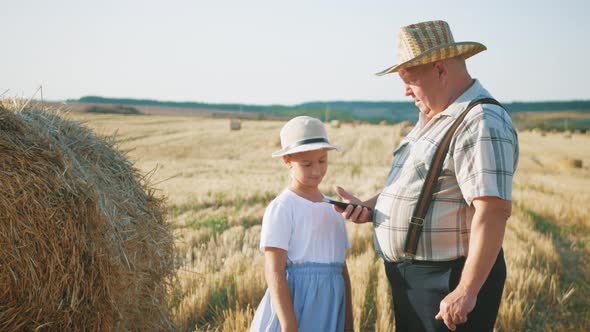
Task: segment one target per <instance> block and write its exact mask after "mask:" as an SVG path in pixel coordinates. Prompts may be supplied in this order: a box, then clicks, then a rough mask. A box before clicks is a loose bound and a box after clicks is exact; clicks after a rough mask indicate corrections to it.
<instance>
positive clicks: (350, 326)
mask: <svg viewBox="0 0 590 332" xmlns="http://www.w3.org/2000/svg"><path fill="white" fill-rule="evenodd" d="M342 276H343V277H344V287H345V288H346V309H345V310H346V311H345V317H344V331H345V332H348V331H354V319H353V317H352V291H351V287H350V276H349V275H348V268H347V267H346V263H344V267H343V268H342Z"/></svg>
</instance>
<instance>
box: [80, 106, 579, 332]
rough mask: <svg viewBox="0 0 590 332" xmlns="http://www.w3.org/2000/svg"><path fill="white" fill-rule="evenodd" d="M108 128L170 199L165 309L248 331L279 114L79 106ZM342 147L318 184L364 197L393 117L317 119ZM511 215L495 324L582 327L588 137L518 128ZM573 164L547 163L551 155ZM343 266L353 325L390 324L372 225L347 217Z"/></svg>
mask: <svg viewBox="0 0 590 332" xmlns="http://www.w3.org/2000/svg"><path fill="white" fill-rule="evenodd" d="M77 116H79V117H80V118H83V119H84V120H87V121H88V125H89V126H91V127H94V128H95V129H96V130H97V131H98V132H99V133H103V134H112V133H113V132H115V131H117V139H118V140H119V142H120V144H121V146H122V148H123V149H128V150H131V151H129V156H130V157H131V158H132V159H134V160H136V161H137V166H138V167H140V168H141V169H143V170H144V171H149V170H152V169H156V172H155V174H154V178H155V182H156V183H157V186H158V187H159V188H160V189H161V190H162V192H163V193H164V194H165V195H166V196H168V198H169V211H170V212H169V213H170V219H171V222H172V223H173V225H174V228H175V237H176V253H177V259H178V265H179V269H178V274H177V277H178V278H177V279H178V282H177V284H176V285H175V287H174V289H172V290H171V292H172V294H173V303H172V310H173V313H174V320H175V322H176V324H177V326H178V327H179V329H180V330H182V331H244V330H247V328H248V326H249V323H250V321H251V319H252V316H253V313H254V310H255V308H256V306H257V305H258V301H259V300H260V298H261V297H262V295H263V293H264V290H265V288H266V285H265V281H264V277H263V267H264V260H263V256H262V254H261V253H260V251H259V250H258V241H259V233H260V222H261V219H262V215H263V212H264V208H265V207H266V205H267V204H268V202H269V201H270V200H271V199H272V198H273V197H274V196H275V195H276V194H277V193H278V192H279V191H280V190H281V189H283V188H284V187H285V185H286V183H287V173H286V172H285V170H284V166H283V165H282V164H281V162H280V161H279V160H274V159H271V158H270V153H271V152H272V151H274V150H276V149H277V141H278V139H277V138H278V132H279V129H280V127H281V126H282V124H283V123H281V122H270V121H269V122H256V121H243V122H242V128H241V130H239V131H230V130H229V120H213V119H203V118H188V117H162V116H120V115H119V116H117V115H77ZM327 130H328V134H329V136H330V138H331V140H332V141H333V142H335V143H337V144H340V145H342V147H343V148H344V150H343V152H342V153H340V154H338V153H330V168H329V170H328V174H327V176H326V179H325V180H324V183H323V184H322V190H323V191H324V192H326V193H328V194H333V192H334V190H333V187H334V185H341V186H343V187H345V188H347V189H349V190H350V191H352V192H354V193H355V194H357V195H358V196H360V197H364V198H368V197H370V196H372V195H373V194H375V193H377V192H378V191H379V190H380V189H381V185H382V183H383V181H384V180H385V176H386V175H387V172H388V171H389V165H390V163H391V152H392V150H393V148H394V147H395V145H396V144H397V143H398V142H399V139H400V131H401V129H400V128H399V127H396V126H369V125H358V126H356V127H352V126H351V125H348V124H342V125H341V127H340V128H332V127H330V126H327ZM520 143H521V159H520V164H519V169H518V172H517V176H516V178H515V187H514V209H513V217H512V218H511V219H510V220H509V223H508V231H507V233H506V238H505V242H504V249H505V255H506V261H507V265H508V279H507V282H506V288H505V292H504V299H503V302H502V306H501V308H500V314H499V317H498V321H497V324H496V330H497V331H588V330H590V289H589V286H588V282H587V281H588V280H590V269H589V268H587V267H586V266H588V265H589V264H588V263H589V262H588V257H589V255H590V221H589V218H588V215H589V213H590V211H589V209H590V208H589V206H590V205H589V204H588V202H589V201H590V176H589V175H590V170H589V168H588V165H590V137H588V136H582V135H573V136H572V137H570V138H567V137H564V136H562V135H557V134H555V135H554V134H547V135H546V136H540V135H537V134H534V133H530V132H527V133H521V135H520ZM563 159H578V160H582V164H583V167H582V168H573V169H560V170H556V169H555V168H554V165H555V163H556V162H558V161H559V160H563ZM347 229H348V232H349V237H350V241H351V244H352V249H351V250H350V251H349V253H348V259H347V264H348V265H349V270H350V274H351V279H352V285H353V290H352V292H353V302H354V313H355V327H356V329H357V330H359V331H371V330H375V331H391V330H393V327H392V326H393V318H392V312H391V298H390V295H389V294H390V291H389V286H388V284H387V279H386V277H385V273H384V271H383V264H382V262H381V260H380V259H378V258H377V257H375V255H374V251H373V248H372V230H371V227H370V226H358V225H352V224H348V225H347Z"/></svg>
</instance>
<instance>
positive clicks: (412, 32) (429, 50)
mask: <svg viewBox="0 0 590 332" xmlns="http://www.w3.org/2000/svg"><path fill="white" fill-rule="evenodd" d="M484 50H486V47H485V46H484V45H483V44H480V43H477V42H471V41H468V42H455V40H454V39H453V34H452V33H451V28H450V27H449V24H448V23H447V22H445V21H429V22H421V23H416V24H412V25H408V26H406V27H402V28H401V29H400V32H399V34H398V41H397V60H398V64H397V65H393V66H392V67H389V68H387V69H385V70H384V71H382V72H379V73H377V74H376V75H378V76H381V75H385V74H390V73H395V72H397V71H398V70H399V69H400V68H403V67H413V66H417V65H423V64H426V63H431V62H435V61H438V60H443V59H448V58H453V57H456V56H459V55H462V56H463V58H465V59H467V58H469V57H471V56H472V55H475V54H477V53H479V52H481V51H484Z"/></svg>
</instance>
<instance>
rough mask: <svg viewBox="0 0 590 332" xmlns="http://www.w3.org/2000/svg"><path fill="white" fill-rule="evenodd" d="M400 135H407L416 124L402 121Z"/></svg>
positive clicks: (399, 126) (399, 125)
mask: <svg viewBox="0 0 590 332" xmlns="http://www.w3.org/2000/svg"><path fill="white" fill-rule="evenodd" d="M398 128H399V136H400V137H406V136H407V135H408V134H409V133H410V131H412V129H413V128H414V125H413V124H412V123H411V122H410V121H402V122H400V123H399V124H398Z"/></svg>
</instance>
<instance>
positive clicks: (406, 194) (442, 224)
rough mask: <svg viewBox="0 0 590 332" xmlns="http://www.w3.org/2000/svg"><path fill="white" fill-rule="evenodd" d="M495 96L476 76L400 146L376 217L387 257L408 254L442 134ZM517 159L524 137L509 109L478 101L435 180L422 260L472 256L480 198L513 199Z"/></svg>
mask: <svg viewBox="0 0 590 332" xmlns="http://www.w3.org/2000/svg"><path fill="white" fill-rule="evenodd" d="M486 97H487V98H491V96H490V94H489V93H488V92H487V91H486V90H485V89H484V88H483V87H482V85H481V84H480V83H479V82H478V81H477V80H474V83H473V84H472V85H471V87H470V88H469V89H468V90H467V91H465V93H463V95H461V96H460V97H459V98H458V99H457V100H456V101H455V102H454V103H453V104H451V105H450V106H449V107H448V108H447V109H445V110H444V111H443V112H441V113H440V114H438V115H436V116H435V117H434V118H432V119H431V120H430V121H428V122H427V123H425V124H424V125H423V126H422V125H421V124H422V123H424V119H420V121H419V122H418V124H417V125H416V126H415V127H414V129H413V130H412V131H411V132H410V133H409V134H408V136H406V137H405V138H404V139H403V140H402V141H401V143H400V145H399V147H398V148H397V149H396V150H395V151H394V152H393V155H394V157H393V165H392V167H391V170H390V172H389V175H388V177H387V181H386V183H385V188H384V189H383V191H382V192H381V194H380V195H379V198H378V200H377V204H376V206H375V214H374V216H373V220H374V221H373V225H374V229H375V233H374V241H375V250H376V251H377V252H378V253H379V254H380V255H382V257H383V258H384V259H385V260H387V261H394V262H395V261H399V260H401V258H402V257H403V247H404V241H405V239H406V233H407V230H408V221H409V220H410V217H411V216H412V213H413V211H414V207H415V206H416V203H417V201H418V198H419V196H420V191H421V189H422V186H423V184H424V179H425V178H426V174H427V173H428V170H429V168H430V164H431V162H432V158H433V156H434V153H435V151H436V148H437V147H438V144H439V142H440V141H441V140H442V137H443V136H444V134H445V133H446V132H447V130H448V129H449V127H450V126H451V125H452V123H453V122H454V121H455V119H456V118H457V117H458V116H459V115H460V114H461V113H462V112H463V111H464V110H465V108H466V107H467V105H468V104H469V103H470V102H471V101H473V100H477V99H481V98H486ZM517 163H518V138H517V134H516V130H515V129H514V126H513V125H512V121H511V120H510V117H509V116H508V114H507V113H506V111H505V110H504V109H503V108H501V107H499V106H496V105H492V104H480V105H477V106H475V107H474V108H473V109H471V111H469V113H468V114H467V116H466V117H465V119H464V120H463V122H462V123H461V125H459V127H458V128H457V131H456V132H455V134H454V135H453V138H452V140H451V145H450V147H449V153H448V154H447V156H446V157H445V159H444V162H443V170H442V173H441V175H440V177H439V179H438V182H437V184H436V185H435V189H434V195H433V200H432V203H431V205H430V208H429V210H428V213H427V215H426V218H425V223H424V228H423V231H422V235H421V238H420V241H419V242H418V251H417V253H416V257H415V259H417V260H429V261H445V260H452V259H455V258H458V257H460V256H466V255H467V251H468V249H469V232H470V228H471V220H472V218H473V215H474V212H475V209H474V207H473V206H472V205H471V203H472V201H473V199H475V198H478V197H483V196H496V197H500V198H502V199H505V200H512V177H513V175H514V171H515V170H516V165H517Z"/></svg>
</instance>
